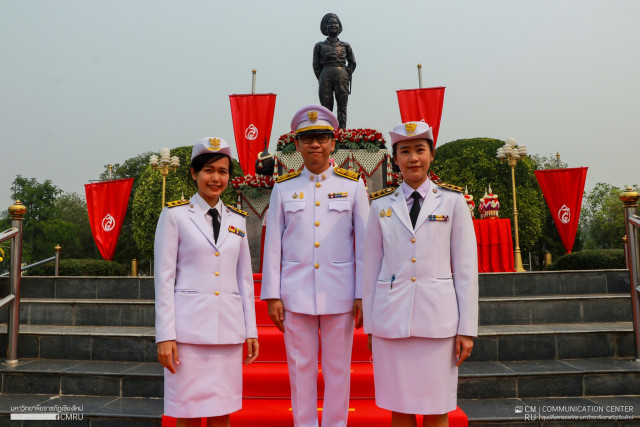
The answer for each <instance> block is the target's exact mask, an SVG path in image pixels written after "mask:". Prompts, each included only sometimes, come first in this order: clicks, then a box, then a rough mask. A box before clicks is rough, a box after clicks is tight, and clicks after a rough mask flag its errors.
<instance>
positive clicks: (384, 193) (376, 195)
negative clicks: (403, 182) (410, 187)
mask: <svg viewBox="0 0 640 427" xmlns="http://www.w3.org/2000/svg"><path fill="white" fill-rule="evenodd" d="M396 188H397V187H387V188H385V189H384V190H380V191H376V192H375V193H371V194H370V195H369V199H371V200H375V199H379V198H380V197H384V196H387V195H389V194H391V193H393V192H394V191H396Z"/></svg>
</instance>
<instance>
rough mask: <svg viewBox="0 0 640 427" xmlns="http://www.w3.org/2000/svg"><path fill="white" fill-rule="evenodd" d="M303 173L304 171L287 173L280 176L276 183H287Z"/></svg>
mask: <svg viewBox="0 0 640 427" xmlns="http://www.w3.org/2000/svg"><path fill="white" fill-rule="evenodd" d="M301 173H302V171H295V172H289V173H285V174H284V175H280V177H279V178H278V179H277V180H276V182H283V181H286V180H288V179H291V178H295V177H296V176H298V175H300V174H301Z"/></svg>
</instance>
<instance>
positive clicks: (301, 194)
mask: <svg viewBox="0 0 640 427" xmlns="http://www.w3.org/2000/svg"><path fill="white" fill-rule="evenodd" d="M299 197H300V198H301V199H304V193H303V192H302V191H301V192H300V196H299Z"/></svg>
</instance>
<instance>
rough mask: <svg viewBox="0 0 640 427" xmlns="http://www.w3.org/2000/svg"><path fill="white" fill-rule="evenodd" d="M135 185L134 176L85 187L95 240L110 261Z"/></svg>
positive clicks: (102, 253) (90, 222) (101, 252)
mask: <svg viewBox="0 0 640 427" xmlns="http://www.w3.org/2000/svg"><path fill="white" fill-rule="evenodd" d="M132 185H133V178H125V179H114V180H113V181H104V182H97V183H94V184H85V186H84V191H85V195H86V198H87V211H88V212H89V224H90V225H91V233H92V234H93V240H95V242H96V246H98V250H99V251H100V255H102V258H104V259H106V260H108V261H110V260H112V259H113V254H114V253H115V251H116V244H117V243H118V237H119V236H120V230H122V223H123V222H124V215H125V213H126V212H127V204H128V203H129V195H130V194H131V186H132Z"/></svg>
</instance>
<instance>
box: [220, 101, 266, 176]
mask: <svg viewBox="0 0 640 427" xmlns="http://www.w3.org/2000/svg"><path fill="white" fill-rule="evenodd" d="M229 101H230V102H231V117H232V118H233V133H234V135H235V139H236V149H237V150H238V160H239V161H240V166H241V167H242V170H243V172H244V173H245V175H255V173H256V160H257V159H258V154H259V153H260V152H261V151H262V150H263V149H264V142H265V141H267V144H268V143H269V138H271V126H272V125H273V112H274V111H275V109H276V94H275V93H261V94H254V95H229Z"/></svg>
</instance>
